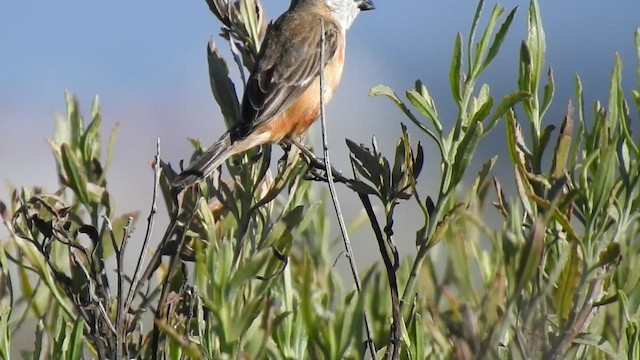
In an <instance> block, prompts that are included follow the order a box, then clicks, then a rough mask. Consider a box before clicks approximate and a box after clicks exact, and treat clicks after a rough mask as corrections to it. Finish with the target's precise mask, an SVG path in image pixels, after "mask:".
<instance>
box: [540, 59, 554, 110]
mask: <svg viewBox="0 0 640 360" xmlns="http://www.w3.org/2000/svg"><path fill="white" fill-rule="evenodd" d="M554 93H555V82H554V80H553V69H551V67H549V70H547V84H546V85H545V86H544V92H543V96H542V105H541V109H542V110H541V111H540V117H544V114H545V113H546V112H547V110H548V109H549V106H551V100H553V94H554Z"/></svg>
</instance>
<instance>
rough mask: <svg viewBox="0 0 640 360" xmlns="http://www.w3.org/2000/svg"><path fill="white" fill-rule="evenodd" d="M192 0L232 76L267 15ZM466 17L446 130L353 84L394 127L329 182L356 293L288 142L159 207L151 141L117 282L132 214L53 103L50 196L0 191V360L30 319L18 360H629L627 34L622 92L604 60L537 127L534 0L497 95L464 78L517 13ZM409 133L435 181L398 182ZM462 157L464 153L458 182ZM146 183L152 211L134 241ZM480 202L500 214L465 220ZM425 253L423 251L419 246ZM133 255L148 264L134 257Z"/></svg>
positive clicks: (635, 280) (93, 127) (630, 106)
mask: <svg viewBox="0 0 640 360" xmlns="http://www.w3.org/2000/svg"><path fill="white" fill-rule="evenodd" d="M207 4H208V5H209V8H210V9H211V11H212V13H213V14H214V15H215V16H216V17H217V19H218V20H219V21H220V22H221V23H222V25H223V26H222V33H221V35H222V37H223V38H224V39H225V40H226V41H227V43H228V44H229V46H230V48H231V50H232V54H233V59H232V60H233V62H234V63H235V64H236V65H237V66H238V67H239V69H240V71H241V73H242V74H244V73H245V72H246V71H249V70H250V69H251V68H252V66H253V64H254V60H255V57H256V54H257V52H258V51H259V48H260V41H261V39H262V37H263V34H264V32H265V30H266V26H267V25H266V20H265V17H264V13H263V11H262V7H261V4H260V2H259V1H258V0H240V1H238V2H236V3H231V2H229V1H228V0H207ZM483 8H484V1H482V0H480V1H479V3H478V6H477V11H476V13H475V16H474V18H473V19H472V22H471V28H470V31H469V35H468V36H467V37H466V39H465V38H463V36H462V35H461V34H458V35H457V36H456V38H455V41H454V47H453V55H452V58H451V66H450V69H449V79H450V88H451V97H452V100H453V102H454V103H455V104H456V105H457V109H458V114H457V117H456V118H455V120H454V121H448V120H449V119H446V120H447V121H444V120H445V119H442V117H441V116H440V115H439V114H438V111H437V108H436V104H435V102H434V101H433V99H432V97H431V96H430V94H429V91H428V87H427V86H426V85H425V84H423V83H421V82H420V81H417V82H416V84H415V87H414V88H413V89H410V90H408V91H406V93H405V94H404V95H405V96H404V97H400V96H398V95H397V94H396V93H395V92H394V91H393V90H392V89H390V88H388V87H386V86H383V85H379V86H376V87H374V88H373V89H372V90H371V95H374V96H381V97H385V98H388V99H389V100H391V101H392V102H393V103H394V104H396V105H397V107H398V109H399V110H400V111H399V115H398V118H399V120H402V121H405V122H407V123H408V125H404V124H400V127H401V136H400V138H399V139H398V141H397V143H396V146H395V153H393V154H383V153H381V152H380V151H379V150H378V147H377V144H376V143H375V141H374V142H372V144H371V145H370V146H365V145H362V144H359V142H360V141H362V139H357V140H355V141H352V140H347V146H348V148H349V151H350V155H349V156H350V160H351V164H352V169H353V173H352V175H351V176H346V175H342V174H336V176H335V181H336V182H340V183H343V184H344V185H345V186H347V187H348V188H349V189H351V190H352V191H353V195H354V196H357V197H358V199H359V200H360V201H361V202H362V205H363V208H364V209H365V212H366V220H368V223H369V224H370V226H371V227H372V231H373V232H372V234H373V238H372V239H371V240H370V241H372V242H374V241H375V242H376V244H377V245H378V246H379V250H380V257H381V260H382V261H381V262H380V264H375V265H373V266H372V267H370V268H368V269H366V270H363V271H361V272H360V274H361V276H362V279H363V280H362V288H361V291H360V292H358V291H356V290H355V289H351V288H349V287H346V286H345V285H344V284H343V279H342V278H341V277H340V275H339V274H338V273H337V272H336V270H335V268H334V260H335V259H333V258H332V253H333V252H332V247H333V246H335V245H334V242H333V241H332V239H331V238H330V235H329V233H330V232H329V229H330V221H329V219H330V218H332V216H333V215H332V213H331V211H330V207H328V206H327V201H326V196H324V193H323V192H322V191H319V184H317V182H325V181H327V180H328V179H327V177H326V173H325V172H323V171H322V169H321V168H320V167H318V166H317V165H318V164H317V163H315V164H314V163H313V162H310V161H305V159H304V158H303V157H301V156H300V151H299V150H298V149H296V148H291V149H289V151H287V152H286V153H285V155H284V156H283V157H282V158H281V159H279V160H278V166H277V171H272V170H270V168H269V164H270V160H271V154H272V152H271V149H270V147H263V148H261V149H254V150H252V151H249V152H247V153H245V154H242V155H239V156H236V157H235V158H233V159H232V160H230V161H229V162H228V163H227V166H226V168H225V169H224V170H223V171H221V172H219V173H217V174H216V175H215V176H214V177H213V178H212V179H209V180H208V181H207V182H206V183H204V184H202V186H201V187H199V188H198V189H194V190H193V191H189V192H187V193H186V194H184V197H182V198H180V199H179V201H178V202H176V201H175V199H173V197H172V195H171V192H170V188H169V187H170V186H169V184H170V182H171V179H172V178H173V177H174V176H175V175H176V170H174V169H172V168H171V166H170V165H168V164H165V163H163V162H162V161H160V159H159V158H160V150H159V148H158V156H156V159H155V161H154V163H153V168H154V171H155V175H156V184H155V187H154V188H153V193H154V202H153V204H152V206H151V211H150V213H149V216H148V217H147V222H146V232H145V246H144V248H143V250H142V253H141V254H140V256H139V258H140V262H139V263H138V266H137V267H136V269H135V272H134V273H133V274H130V273H127V272H126V271H125V269H124V258H125V252H126V247H127V241H128V239H129V237H130V236H131V234H132V232H133V230H134V226H135V225H138V227H139V228H143V227H145V226H144V221H143V220H141V219H140V214H139V213H137V212H136V213H128V214H119V213H118V212H117V211H116V206H115V203H114V201H113V198H112V197H111V195H110V192H109V187H108V184H107V175H108V173H109V162H110V154H111V152H112V149H113V143H114V142H113V139H114V138H115V134H116V130H117V129H114V131H112V132H111V136H110V137H109V140H108V141H107V147H106V151H103V150H104V146H103V145H104V142H103V136H102V126H101V117H100V108H99V104H98V99H97V98H96V99H95V100H94V102H93V106H92V108H91V117H90V121H88V122H85V121H84V120H83V117H82V116H81V114H80V112H79V110H78V103H77V100H76V99H75V98H74V97H73V96H72V95H70V94H67V97H66V103H67V116H66V117H58V118H56V128H55V132H54V136H53V138H52V139H51V140H49V144H50V145H51V148H52V150H53V155H54V160H55V164H56V171H57V174H58V178H59V183H60V187H59V189H58V190H56V191H54V192H47V191H45V190H42V189H39V188H16V189H11V191H10V199H9V201H8V202H7V203H6V204H5V203H2V204H0V212H1V215H2V220H3V222H4V225H5V226H6V228H7V229H8V230H9V236H8V238H7V239H3V240H2V242H1V247H0V269H1V271H0V357H2V358H4V359H9V358H10V346H11V336H12V334H13V333H14V332H15V331H16V329H18V328H20V327H23V326H29V324H30V323H31V324H35V326H34V332H35V337H34V348H33V349H32V350H31V349H30V350H28V351H24V352H23V353H22V355H23V357H24V358H33V359H39V358H60V359H79V358H83V357H90V358H94V357H99V358H124V357H126V358H138V357H140V358H171V359H180V358H208V359H259V358H273V359H306V358H310V359H343V358H347V359H356V358H363V357H370V356H371V355H370V354H372V353H374V352H375V355H374V356H375V357H376V358H401V359H425V358H432V359H440V358H456V359H476V358H477V359H535V358H546V359H559V358H584V359H587V358H588V359H591V358H594V359H600V358H616V359H617V358H629V359H640V324H639V319H640V317H639V314H640V286H639V284H640V283H639V281H640V256H639V255H640V243H639V242H638V241H637V239H638V238H639V236H640V222H639V221H638V220H639V219H640V211H639V206H640V162H639V160H640V150H639V148H640V142H639V141H638V139H637V136H636V137H634V136H633V134H632V132H631V122H632V118H633V117H636V120H637V117H638V116H640V29H639V30H638V31H636V33H635V40H636V44H635V45H636V47H637V49H638V59H637V61H638V63H639V65H638V66H639V68H638V69H639V70H638V73H639V79H638V83H639V85H638V89H635V90H633V91H632V92H631V93H630V94H625V93H624V91H623V89H622V86H621V67H622V63H621V60H620V58H619V57H618V56H616V57H615V61H614V66H613V71H612V76H611V83H610V93H609V94H610V95H609V99H608V103H606V104H602V103H600V102H597V103H595V104H593V105H592V106H591V109H590V110H589V108H588V106H587V104H584V102H583V89H582V86H581V81H580V78H579V77H578V76H576V77H575V98H574V100H573V101H569V102H568V108H567V113H566V116H565V118H564V120H562V121H561V125H560V126H559V127H558V128H556V126H554V125H553V124H557V123H559V121H557V119H546V118H545V115H546V112H547V110H548V109H549V105H550V104H551V101H552V99H553V97H554V77H553V72H552V70H551V68H550V67H549V68H548V67H545V64H544V58H545V34H544V30H543V26H542V21H541V18H540V11H539V8H538V4H537V1H535V0H532V1H531V2H530V4H529V7H528V9H527V10H526V12H527V23H526V27H527V30H528V31H527V38H526V39H523V40H522V43H521V46H520V54H519V76H518V79H514V90H513V92H512V93H511V94H508V95H506V96H504V97H502V98H501V99H495V98H494V97H493V96H492V95H491V91H490V88H489V85H487V84H480V83H479V82H478V79H479V76H480V75H481V74H482V73H483V71H484V70H485V69H486V68H487V67H488V66H490V65H491V62H492V61H493V59H494V58H495V57H496V55H497V54H498V52H499V50H500V47H501V44H502V43H503V41H504V39H505V37H506V36H507V34H508V31H509V29H510V28H511V27H512V26H514V24H517V22H516V19H517V17H516V16H515V15H516V9H515V8H514V9H511V10H506V9H504V8H503V7H500V6H498V5H495V6H494V7H493V8H492V9H491V10H490V12H489V17H488V19H487V20H486V21H483V22H484V23H486V26H485V27H484V28H481V27H480V17H481V14H482V10H484V9H483ZM515 26H525V25H515ZM208 61H209V70H210V71H209V75H210V79H211V88H212V92H213V95H214V98H215V100H216V102H217V103H218V104H219V106H220V109H221V111H222V114H223V116H224V119H225V122H226V124H227V126H230V125H232V124H233V123H234V122H235V121H237V119H238V114H239V110H238V109H239V102H238V97H237V93H236V89H235V85H234V83H233V82H232V81H231V80H230V78H229V70H228V62H227V61H226V60H225V59H223V58H222V56H221V54H220V53H219V51H218V50H217V48H216V45H215V43H214V42H213V41H212V42H210V43H209V45H208ZM243 78H244V77H243ZM627 97H630V99H631V101H628V100H627ZM567 100H568V99H560V100H559V101H567ZM501 120H502V121H504V123H505V125H506V126H505V127H504V128H505V134H504V139H505V141H504V145H505V148H504V150H505V153H508V155H509V157H508V158H504V159H501V160H502V161H510V162H511V163H512V164H513V178H511V177H507V178H504V179H499V178H497V177H495V176H492V168H493V166H494V164H495V163H496V161H497V157H495V156H494V157H492V158H490V159H478V158H477V157H476V158H474V154H475V150H476V147H477V146H478V144H479V143H480V142H481V141H483V140H484V139H485V137H486V135H487V134H488V133H489V132H491V131H492V130H494V129H495V128H496V125H497V124H498V123H499V121H501ZM449 123H451V124H452V126H451V128H447V127H446V124H449ZM523 129H524V130H523ZM494 131H497V130H494ZM410 132H411V133H412V137H413V138H414V139H415V138H418V139H422V140H424V141H430V142H432V143H433V144H435V146H436V148H437V149H438V153H437V154H436V156H438V157H439V163H440V174H439V186H438V190H437V192H435V193H432V194H421V193H419V192H418V187H417V186H416V184H417V183H418V180H419V176H420V174H421V170H422V166H423V160H424V157H425V153H424V151H423V149H422V145H421V144H420V142H415V140H413V139H412V138H410V136H409V133H410ZM193 143H194V146H195V147H196V153H195V154H194V156H195V155H196V154H197V153H198V152H199V151H201V146H200V144H199V143H198V142H197V141H193ZM475 162H481V163H482V164H483V165H482V166H481V167H480V171H479V172H478V173H477V174H476V175H475V176H474V174H469V171H468V169H469V167H470V166H471V164H472V163H475ZM463 178H464V179H472V180H473V181H472V182H471V186H470V187H466V188H465V187H462V186H461V183H462V180H463ZM314 181H315V182H314ZM512 181H515V184H516V190H517V191H516V192H515V193H514V194H509V195H507V194H505V192H504V191H503V190H502V189H503V185H502V184H504V183H506V182H512ZM149 193H151V187H150V189H149ZM156 193H157V194H156ZM156 195H157V197H160V195H162V196H161V199H163V200H164V203H165V205H166V209H167V211H168V212H169V214H172V216H171V224H170V225H169V227H168V228H167V229H166V231H165V233H164V236H163V238H162V240H161V241H160V245H159V246H158V249H156V250H155V251H149V249H148V243H149V240H150V238H151V237H152V236H154V232H153V225H154V221H155V214H156V212H157V211H158V210H157V209H156V208H157V205H156V200H155V198H156ZM407 201H415V202H416V203H417V204H418V208H419V211H420V214H419V217H420V218H422V219H423V221H422V222H421V223H419V224H417V226H416V229H415V233H416V237H415V252H414V253H413V254H411V255H410V256H407V257H402V258H401V257H400V256H399V255H398V252H397V251H396V247H395V244H394V239H393V234H394V215H395V211H396V209H397V207H398V206H402V204H403V203H404V202H407ZM178 205H180V206H178ZM486 211H497V212H498V214H499V215H500V216H501V218H502V222H501V223H499V224H496V225H494V226H490V225H488V224H487V223H485V222H484V221H483V217H482V214H483V212H486ZM356 223H357V221H356ZM436 245H438V246H439V247H440V249H439V250H440V253H439V254H440V259H439V261H438V262H436V261H435V259H433V258H432V257H430V256H429V255H430V253H431V252H430V250H432V249H433V248H434V246H436ZM148 252H151V253H153V254H156V255H155V256H151V257H150V259H149V260H148V261H147V260H146V258H147V256H146V254H147V253H148ZM162 255H165V259H164V260H165V261H164V262H162V261H161V260H163V259H162ZM355 256H356V257H357V254H355ZM146 264H148V265H146ZM145 265H146V269H145ZM143 269H144V271H143ZM114 274H115V275H114ZM365 316H366V318H365ZM150 319H153V322H150V321H149V320H150ZM369 338H370V339H369ZM372 346H373V347H372Z"/></svg>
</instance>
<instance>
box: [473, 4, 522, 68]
mask: <svg viewBox="0 0 640 360" xmlns="http://www.w3.org/2000/svg"><path fill="white" fill-rule="evenodd" d="M516 10H518V7H517V6H516V7H514V8H513V9H512V10H511V11H510V12H509V15H507V18H506V19H505V20H504V22H503V23H502V25H501V26H500V29H499V30H498V32H497V33H496V36H495V37H494V38H493V42H492V43H491V46H490V47H489V51H488V52H487V56H486V57H485V59H484V61H483V63H482V67H481V68H480V71H479V72H482V71H484V69H486V68H487V66H489V64H490V63H491V61H493V59H494V58H495V57H496V55H497V54H498V51H500V46H502V43H503V41H504V38H505V36H506V35H507V32H508V31H509V28H510V27H511V23H512V22H513V17H514V16H515V14H516Z"/></svg>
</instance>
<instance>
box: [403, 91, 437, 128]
mask: <svg viewBox="0 0 640 360" xmlns="http://www.w3.org/2000/svg"><path fill="white" fill-rule="evenodd" d="M422 87H423V91H421V92H418V91H415V90H409V91H407V99H409V102H410V103H411V105H413V106H414V107H415V108H416V109H418V111H419V112H420V113H421V114H422V116H424V117H425V118H427V119H429V120H431V123H433V126H434V127H435V129H436V133H438V135H440V136H441V135H442V124H440V120H438V113H437V111H436V108H435V104H434V102H433V99H432V98H431V97H430V96H429V93H428V92H427V90H426V88H425V87H424V86H422Z"/></svg>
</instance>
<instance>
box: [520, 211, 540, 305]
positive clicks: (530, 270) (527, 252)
mask: <svg viewBox="0 0 640 360" xmlns="http://www.w3.org/2000/svg"><path fill="white" fill-rule="evenodd" d="M545 229H546V226H545V224H544V222H543V220H542V219H541V218H538V219H537V220H536V222H535V225H534V227H533V229H532V231H531V232H530V233H529V236H528V238H527V243H526V245H525V248H524V250H523V251H522V252H521V255H520V265H519V267H518V274H517V277H516V279H517V284H518V285H517V287H516V292H515V293H516V294H519V293H520V291H522V290H523V289H524V287H525V286H526V285H527V284H528V283H529V281H530V280H531V279H533V277H534V276H535V275H536V274H537V273H538V268H539V265H540V261H541V259H542V251H543V250H544V237H545Z"/></svg>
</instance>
